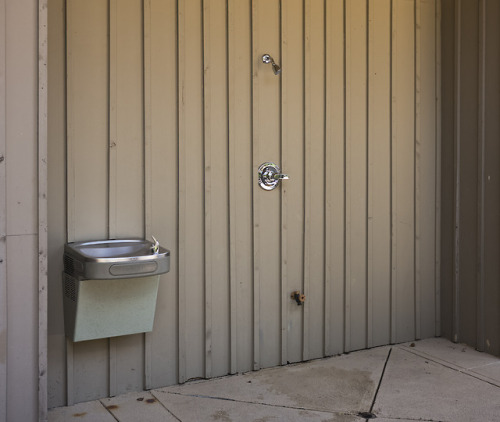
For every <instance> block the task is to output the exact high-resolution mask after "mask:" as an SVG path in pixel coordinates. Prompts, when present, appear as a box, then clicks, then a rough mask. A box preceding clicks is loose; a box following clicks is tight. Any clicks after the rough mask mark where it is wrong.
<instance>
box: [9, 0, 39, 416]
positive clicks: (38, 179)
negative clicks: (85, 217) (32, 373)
mask: <svg viewBox="0 0 500 422" xmlns="http://www.w3.org/2000/svg"><path fill="white" fill-rule="evenodd" d="M47 25H48V4H47V0H39V1H38V420H39V421H41V422H42V421H46V420H47V418H48V414H47V405H48V402H47V398H48V396H47V358H48V356H47V329H48V327H47V320H48V314H47V312H48V308H47V305H48V304H47V283H48V278H47V271H48V262H47V251H48V232H47V229H48V222H47V219H48V215H47V183H48V180H47V153H48V150H47V106H48V103H47V101H48V93H47V83H48V81H47V60H48V49H47V38H48V27H47ZM0 256H1V254H0ZM0 259H1V258H0ZM0 401H1V399H0Z"/></svg>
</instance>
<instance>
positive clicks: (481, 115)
mask: <svg viewBox="0 0 500 422" xmlns="http://www.w3.org/2000/svg"><path fill="white" fill-rule="evenodd" d="M478 38H479V54H478V58H479V63H478V90H477V91H478V116H477V117H478V119H477V120H478V136H477V138H478V154H477V157H478V165H477V168H478V177H477V180H478V187H477V191H478V196H479V198H478V201H477V233H478V239H477V253H478V258H477V260H478V266H477V272H478V274H477V345H476V347H477V349H478V350H479V351H481V352H483V351H484V350H485V344H484V325H485V321H484V283H485V279H484V248H485V241H484V239H485V232H484V231H485V226H484V207H485V166H484V163H485V148H486V136H485V122H486V116H485V113H486V105H485V99H486V91H485V90H486V76H485V72H486V2H485V0H479V37H478Z"/></svg>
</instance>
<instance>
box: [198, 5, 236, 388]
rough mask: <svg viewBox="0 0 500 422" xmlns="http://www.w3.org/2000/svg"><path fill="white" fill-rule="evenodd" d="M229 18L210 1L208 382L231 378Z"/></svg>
mask: <svg viewBox="0 0 500 422" xmlns="http://www.w3.org/2000/svg"><path fill="white" fill-rule="evenodd" d="M226 19H227V11H226V2H225V1H224V0H217V1H210V2H205V3H204V5H203V29H204V37H203V41H204V47H203V53H204V64H203V66H204V107H205V108H204V122H205V126H204V130H205V132H204V139H205V145H204V153H205V156H204V168H205V327H206V328H205V339H206V342H205V362H206V365H205V376H206V377H207V378H208V377H211V376H220V375H225V374H227V373H228V372H229V367H228V364H229V361H230V353H229V351H230V350H229V349H230V333H229V326H230V315H229V309H230V305H229V301H230V297H229V293H230V286H229V242H228V240H229V213H228V209H229V198H228V196H229V181H228V176H229V171H228V129H227V120H228V102H227V95H228V92H227V62H226V61H227V22H226ZM221 123H222V124H221Z"/></svg>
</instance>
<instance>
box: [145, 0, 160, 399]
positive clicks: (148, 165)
mask: <svg viewBox="0 0 500 422" xmlns="http://www.w3.org/2000/svg"><path fill="white" fill-rule="evenodd" d="M142 7H143V35H144V38H143V49H144V51H143V57H144V68H143V69H144V109H143V118H144V236H145V238H146V239H151V240H152V238H151V236H152V233H151V223H152V221H151V213H152V209H151V207H152V205H153V194H152V187H153V186H152V185H153V175H152V169H153V166H152V152H153V151H152V150H153V149H152V132H151V119H152V116H151V114H152V113H151V111H152V110H151V103H152V100H151V0H144V1H143V2H142ZM157 300H158V298H157ZM152 341H153V335H152V333H151V332H149V333H145V334H144V388H145V389H146V390H150V389H151V388H153V387H152V382H151V377H152V369H153V368H152V355H153V345H152Z"/></svg>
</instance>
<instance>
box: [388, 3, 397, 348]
mask: <svg viewBox="0 0 500 422" xmlns="http://www.w3.org/2000/svg"><path fill="white" fill-rule="evenodd" d="M395 1H397V0H395ZM394 7H395V5H394V0H391V38H390V44H391V46H390V50H391V83H390V91H391V92H390V95H391V105H390V119H391V129H390V132H391V134H390V138H391V159H390V162H391V302H390V303H391V340H390V342H391V344H394V343H396V341H397V330H396V322H397V312H396V309H397V292H396V289H397V284H396V283H397V266H396V265H397V236H396V235H397V215H396V210H397V207H396V203H395V201H396V194H395V186H396V168H395V167H396V164H395V163H396V152H395V149H396V145H395V140H394V108H395V106H396V103H395V99H394V61H395V60H394V55H395V48H394V27H395V25H394V20H395V13H394Z"/></svg>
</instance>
